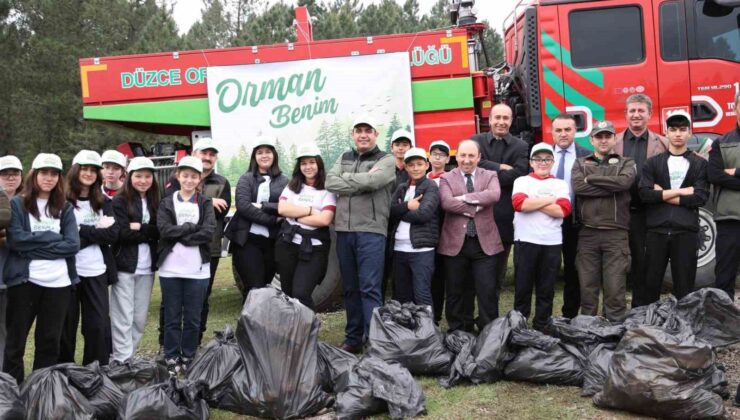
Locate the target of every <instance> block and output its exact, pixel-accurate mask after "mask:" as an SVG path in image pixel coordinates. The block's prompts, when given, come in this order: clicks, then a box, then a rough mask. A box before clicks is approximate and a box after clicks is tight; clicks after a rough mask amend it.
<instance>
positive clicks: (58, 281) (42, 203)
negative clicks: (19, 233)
mask: <svg viewBox="0 0 740 420" xmlns="http://www.w3.org/2000/svg"><path fill="white" fill-rule="evenodd" d="M48 202H49V200H46V199H43V198H37V199H36V207H37V208H38V209H39V218H38V219H37V218H35V217H33V215H31V214H29V215H28V219H29V220H30V222H31V232H47V231H52V232H54V233H61V232H62V225H61V220H60V219H55V218H53V217H49V215H48V214H47V212H46V205H47V204H48ZM28 281H30V282H31V283H34V284H37V285H39V286H43V287H55V288H57V287H67V286H70V285H71V284H72V281H71V279H70V278H69V272H68V270H67V261H66V260H65V259H64V258H58V259H56V260H31V263H30V264H29V265H28Z"/></svg>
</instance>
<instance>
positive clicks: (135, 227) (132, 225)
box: [128, 223, 141, 230]
mask: <svg viewBox="0 0 740 420" xmlns="http://www.w3.org/2000/svg"><path fill="white" fill-rule="evenodd" d="M128 228H129V229H131V230H141V223H129V225H128Z"/></svg>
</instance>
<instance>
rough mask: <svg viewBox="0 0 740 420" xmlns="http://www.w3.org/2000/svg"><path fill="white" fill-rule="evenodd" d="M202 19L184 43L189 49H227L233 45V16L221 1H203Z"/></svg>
mask: <svg viewBox="0 0 740 420" xmlns="http://www.w3.org/2000/svg"><path fill="white" fill-rule="evenodd" d="M201 13H202V14H201V18H200V20H199V21H198V22H195V23H194V24H193V26H191V27H190V30H189V31H188V33H187V34H186V35H185V37H184V39H183V41H184V44H185V47H186V48H187V49H191V50H194V49H205V48H225V47H229V46H230V45H231V41H232V35H233V34H232V30H231V23H230V20H231V15H230V14H229V13H228V12H227V11H226V10H225V8H224V5H223V4H222V3H221V0H203V9H202V10H201Z"/></svg>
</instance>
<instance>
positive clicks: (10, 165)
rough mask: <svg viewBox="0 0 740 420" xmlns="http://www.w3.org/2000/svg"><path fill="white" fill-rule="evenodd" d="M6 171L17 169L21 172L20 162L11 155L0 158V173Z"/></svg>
mask: <svg viewBox="0 0 740 420" xmlns="http://www.w3.org/2000/svg"><path fill="white" fill-rule="evenodd" d="M6 169H17V170H19V171H22V170H23V165H22V164H21V160H20V159H18V158H17V157H15V156H13V155H6V156H3V157H0V171H4V170H6Z"/></svg>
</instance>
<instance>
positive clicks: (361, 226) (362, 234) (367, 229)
mask: <svg viewBox="0 0 740 420" xmlns="http://www.w3.org/2000/svg"><path fill="white" fill-rule="evenodd" d="M376 127H377V124H375V122H374V120H373V119H372V118H370V117H361V118H358V119H356V120H355V121H354V123H353V124H352V140H354V142H355V148H354V149H352V150H349V151H347V152H345V153H344V154H342V156H341V157H340V158H339V159H337V161H336V163H335V164H334V166H333V167H332V168H331V170H330V171H329V172H328V174H327V175H326V189H327V190H329V191H331V192H333V193H335V194H337V211H336V215H335V217H334V226H335V229H336V232H337V258H338V259H339V270H340V271H341V273H342V282H343V286H344V307H345V310H346V311H347V326H346V328H345V341H344V344H343V345H342V348H343V349H344V350H346V351H349V352H351V353H358V352H360V351H361V350H362V343H363V339H364V337H366V336H367V332H368V330H369V328H370V318H371V317H372V314H373V309H375V308H376V307H378V306H380V305H381V304H382V300H383V296H382V293H381V289H382V283H383V264H384V250H385V242H386V234H387V231H388V215H389V213H390V207H391V206H390V201H391V187H392V185H393V181H394V180H395V164H394V159H393V156H392V155H390V154H388V153H385V152H383V151H381V150H380V149H379V148H378V147H377V145H376V143H377V139H378V131H377V129H376Z"/></svg>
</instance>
